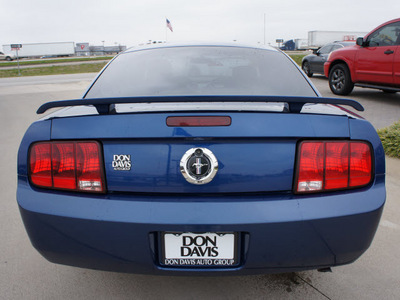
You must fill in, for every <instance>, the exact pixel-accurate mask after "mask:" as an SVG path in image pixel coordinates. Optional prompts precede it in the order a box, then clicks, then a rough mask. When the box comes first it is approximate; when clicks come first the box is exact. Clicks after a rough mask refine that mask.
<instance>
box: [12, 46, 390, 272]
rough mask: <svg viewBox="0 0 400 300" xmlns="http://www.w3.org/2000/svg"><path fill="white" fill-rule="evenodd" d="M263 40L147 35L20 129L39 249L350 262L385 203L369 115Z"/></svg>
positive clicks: (31, 230) (21, 188)
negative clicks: (327, 91) (78, 91)
mask: <svg viewBox="0 0 400 300" xmlns="http://www.w3.org/2000/svg"><path fill="white" fill-rule="evenodd" d="M342 106H350V107H352V108H354V109H356V110H363V108H362V106H361V105H360V104H359V103H357V102H355V101H352V100H346V99H329V98H323V97H321V96H320V95H319V93H318V91H317V90H316V89H315V88H314V87H313V85H312V83H311V82H310V81H309V80H308V79H307V78H306V76H305V75H304V74H303V73H302V71H301V70H300V69H299V68H298V67H297V66H296V65H295V63H294V62H293V61H292V60H291V59H290V58H288V57H287V56H286V55H285V54H283V53H282V52H280V51H278V50H275V49H272V48H260V47H249V46H238V45H173V46H171V45H162V46H160V45H157V46H156V47H144V48H136V49H131V50H128V51H126V52H124V53H122V54H120V55H118V56H117V57H116V58H115V59H114V60H113V61H111V63H110V64H108V65H107V66H106V67H105V68H104V69H103V70H102V72H100V74H99V76H98V77H97V78H96V79H95V80H94V82H93V84H92V85H91V86H90V87H89V89H88V91H87V92H86V93H85V94H84V96H83V97H82V99H77V100H66V101H57V102H50V103H46V104H44V105H43V106H42V107H40V108H39V110H38V113H43V112H45V111H46V110H48V109H50V108H54V107H62V109H59V110H57V111H55V112H53V113H51V114H49V115H47V116H46V117H44V118H42V119H41V120H39V121H37V122H35V123H33V124H32V125H31V126H30V128H29V129H28V130H27V132H26V134H25V136H24V138H23V140H22V142H21V146H20V149H19V153H18V190H17V200H18V204H19V207H20V212H21V216H22V219H23V221H24V224H25V227H26V230H27V233H28V235H29V237H30V240H31V242H32V244H33V246H34V247H35V248H36V249H37V250H38V251H39V252H40V253H41V254H42V255H43V256H44V257H45V258H46V259H48V260H49V261H51V262H55V263H59V264H65V265H72V266H78V267H84V268H92V269H102V270H112V271H121V272H132V273H146V274H199V273H209V274H213V275H215V274H237V275H238V274H255V273H272V272H274V273H276V272H288V271H296V270H307V269H324V268H329V267H332V266H338V265H343V264H347V263H351V262H353V261H354V260H356V259H357V258H358V257H359V256H360V255H361V254H362V253H363V252H364V251H366V249H367V248H368V247H369V245H370V244H371V241H372V239H373V237H374V234H375V231H376V229H377V226H378V223H379V219H380V216H381V213H382V209H383V205H384V202H385V197H386V192H385V160H384V152H383V148H382V145H381V143H380V140H379V137H378V135H377V134H376V132H375V130H374V128H373V127H372V126H371V124H370V123H369V122H368V121H366V120H364V119H362V118H361V117H359V116H358V115H356V114H354V113H352V112H350V111H349V110H347V109H345V108H344V107H342Z"/></svg>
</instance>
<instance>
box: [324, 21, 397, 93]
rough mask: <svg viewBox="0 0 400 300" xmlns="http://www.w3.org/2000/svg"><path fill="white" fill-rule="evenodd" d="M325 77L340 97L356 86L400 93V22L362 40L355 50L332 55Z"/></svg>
mask: <svg viewBox="0 0 400 300" xmlns="http://www.w3.org/2000/svg"><path fill="white" fill-rule="evenodd" d="M324 73H325V76H326V77H328V78H329V87H330V89H331V91H332V92H333V93H334V94H337V95H348V94H350V93H351V91H352V90H353V88H354V86H359V87H366V88H375V89H380V90H382V91H384V92H387V93H396V92H400V18H399V19H394V20H392V21H389V22H386V23H384V24H382V25H380V26H378V27H377V28H375V29H374V30H373V31H371V32H370V33H369V34H367V35H366V36H365V37H364V38H362V37H359V38H358V39H357V42H356V45H354V46H352V47H346V48H342V49H338V50H336V51H333V52H332V53H331V54H330V56H329V57H328V60H327V62H326V63H325V64H324Z"/></svg>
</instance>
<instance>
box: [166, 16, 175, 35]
mask: <svg viewBox="0 0 400 300" xmlns="http://www.w3.org/2000/svg"><path fill="white" fill-rule="evenodd" d="M166 20H167V27H168V28H169V30H171V32H174V31H173V30H172V25H171V22H170V21H169V20H168V19H166Z"/></svg>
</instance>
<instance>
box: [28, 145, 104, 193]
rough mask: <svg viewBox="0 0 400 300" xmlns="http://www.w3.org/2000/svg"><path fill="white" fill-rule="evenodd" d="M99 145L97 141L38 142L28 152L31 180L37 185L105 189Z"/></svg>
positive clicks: (68, 188) (101, 190)
mask: <svg viewBox="0 0 400 300" xmlns="http://www.w3.org/2000/svg"><path fill="white" fill-rule="evenodd" d="M100 149H101V148H100V144H99V143H98V142H95V141H82V142H80V141H79V142H74V141H71V142H70V141H68V142H39V143H35V144H33V145H32V146H31V149H30V154H29V166H30V168H29V178H30V181H31V182H32V183H33V184H34V185H36V186H38V187H44V188H52V189H61V190H71V191H84V192H95V193H102V192H104V191H105V184H104V175H103V174H104V173H103V169H104V168H103V160H102V156H101V151H100Z"/></svg>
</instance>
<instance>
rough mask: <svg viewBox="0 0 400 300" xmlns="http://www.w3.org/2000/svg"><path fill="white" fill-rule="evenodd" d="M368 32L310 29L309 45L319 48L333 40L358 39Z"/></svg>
mask: <svg viewBox="0 0 400 300" xmlns="http://www.w3.org/2000/svg"><path fill="white" fill-rule="evenodd" d="M367 33H368V32H360V31H318V30H316V31H309V32H308V47H310V48H318V47H322V46H323V45H325V44H328V43H332V42H345V41H354V42H355V41H356V40H357V38H358V37H360V36H361V37H363V36H365V35H366V34H367Z"/></svg>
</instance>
